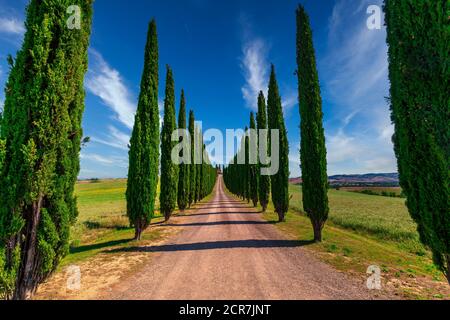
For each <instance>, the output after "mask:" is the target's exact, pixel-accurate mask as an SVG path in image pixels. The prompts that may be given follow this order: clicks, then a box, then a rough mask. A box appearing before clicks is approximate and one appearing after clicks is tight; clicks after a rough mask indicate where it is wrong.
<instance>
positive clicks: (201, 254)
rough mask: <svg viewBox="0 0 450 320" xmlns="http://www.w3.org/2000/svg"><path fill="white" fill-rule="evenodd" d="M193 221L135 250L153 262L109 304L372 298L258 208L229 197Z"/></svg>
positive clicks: (179, 220) (218, 196)
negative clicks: (158, 242)
mask: <svg viewBox="0 0 450 320" xmlns="http://www.w3.org/2000/svg"><path fill="white" fill-rule="evenodd" d="M197 208H198V209H197V210H195V211H194V212H192V213H191V214H188V215H185V216H178V217H174V218H173V219H172V222H171V223H173V224H176V225H178V226H181V227H183V230H182V231H181V232H180V233H178V234H177V235H175V236H173V237H172V238H169V239H168V240H167V241H166V242H165V243H164V244H162V245H159V246H151V247H134V248H129V249H128V250H136V251H140V252H149V254H152V255H153V257H152V258H151V259H150V262H149V263H148V264H146V265H145V266H144V267H143V268H142V269H141V270H140V271H139V272H137V273H135V274H134V275H132V276H130V277H128V278H126V279H124V280H122V281H121V282H119V283H118V284H116V285H115V286H114V287H113V288H112V291H111V294H105V296H104V297H102V298H104V299H132V300H147V299H156V300H160V299H164V300H165V299H187V300H190V299H220V300H235V299H239V300H241V299H250V300H251V299H264V300H265V299H275V300H277V299H288V300H291V299H295V300H297V299H371V298H373V297H372V295H371V293H370V292H369V291H368V290H367V289H366V287H365V283H364V281H362V280H360V279H353V278H350V277H349V276H347V275H345V274H343V273H341V272H338V271H336V270H335V269H333V268H332V267H331V266H329V265H327V264H325V263H323V262H321V261H319V260H318V259H317V258H315V257H314V256H313V254H312V253H310V252H309V251H308V250H306V249H305V246H307V243H302V242H300V241H295V240H289V239H287V238H286V237H285V236H283V235H282V233H281V232H280V231H278V230H277V229H276V228H275V226H273V225H272V224H270V223H268V222H266V221H264V220H262V218H261V217H260V214H259V213H258V212H257V211H256V209H253V208H250V207H249V206H248V205H246V204H244V203H242V202H240V201H238V200H236V199H234V198H233V197H231V196H229V195H227V194H226V193H225V192H224V186H223V180H222V177H221V176H219V179H218V183H217V186H216V188H215V191H214V197H213V199H212V200H211V201H210V202H209V203H204V204H201V205H198V207H197Z"/></svg>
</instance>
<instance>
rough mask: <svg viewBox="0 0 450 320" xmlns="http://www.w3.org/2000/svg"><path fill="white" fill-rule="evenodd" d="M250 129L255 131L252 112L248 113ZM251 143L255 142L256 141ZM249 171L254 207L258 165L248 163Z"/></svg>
mask: <svg viewBox="0 0 450 320" xmlns="http://www.w3.org/2000/svg"><path fill="white" fill-rule="evenodd" d="M250 129H253V131H255V132H256V122H255V116H254V115H253V112H251V113H250ZM251 143H256V141H254V142H251ZM249 146H250V144H249ZM249 171H250V198H251V200H252V202H253V206H255V207H256V206H257V205H258V189H259V187H258V185H259V181H258V178H259V176H258V165H257V164H250V163H249Z"/></svg>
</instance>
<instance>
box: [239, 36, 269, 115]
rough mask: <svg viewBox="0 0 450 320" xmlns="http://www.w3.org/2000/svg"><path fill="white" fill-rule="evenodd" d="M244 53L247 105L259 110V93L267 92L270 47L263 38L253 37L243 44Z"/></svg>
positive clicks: (243, 88)
mask: <svg viewBox="0 0 450 320" xmlns="http://www.w3.org/2000/svg"><path fill="white" fill-rule="evenodd" d="M242 54H243V56H242V61H241V69H242V72H243V75H244V78H245V84H244V86H243V87H242V89H241V90H242V95H243V97H244V100H245V102H246V104H247V106H248V107H249V108H251V109H253V110H257V108H258V107H257V101H258V100H257V99H258V94H259V92H260V91H263V92H265V91H266V90H267V85H268V77H269V75H268V71H269V63H268V61H267V54H268V47H267V44H266V43H265V42H264V41H263V40H262V39H259V38H256V39H251V40H248V41H246V42H244V44H243V45H242Z"/></svg>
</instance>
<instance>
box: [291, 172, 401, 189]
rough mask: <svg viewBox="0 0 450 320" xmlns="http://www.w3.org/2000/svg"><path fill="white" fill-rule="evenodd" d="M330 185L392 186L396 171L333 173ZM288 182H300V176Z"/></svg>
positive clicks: (396, 180)
mask: <svg viewBox="0 0 450 320" xmlns="http://www.w3.org/2000/svg"><path fill="white" fill-rule="evenodd" d="M328 179H329V182H330V185H332V186H393V187H397V186H398V185H399V180H398V173H366V174H349V175H344V174H341V175H334V176H330V177H329V178H328ZM289 182H290V183H292V184H300V183H301V182H302V178H301V177H298V178H291V179H289Z"/></svg>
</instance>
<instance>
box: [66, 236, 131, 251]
mask: <svg viewBox="0 0 450 320" xmlns="http://www.w3.org/2000/svg"><path fill="white" fill-rule="evenodd" d="M133 240H134V239H121V240H113V241H107V242H101V243H94V244H89V245H85V246H79V247H71V248H70V254H74V253H82V252H87V251H93V250H99V249H104V248H108V247H115V246H118V245H121V244H125V243H128V242H131V241H133Z"/></svg>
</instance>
